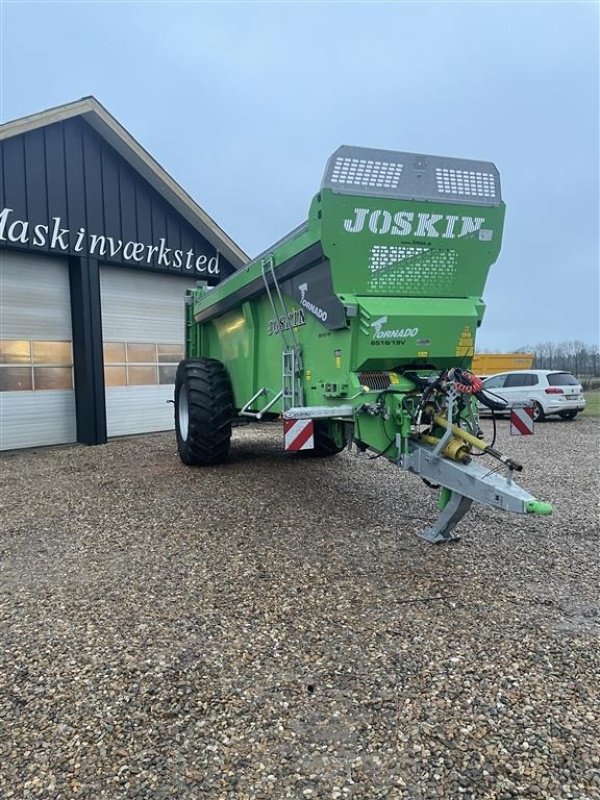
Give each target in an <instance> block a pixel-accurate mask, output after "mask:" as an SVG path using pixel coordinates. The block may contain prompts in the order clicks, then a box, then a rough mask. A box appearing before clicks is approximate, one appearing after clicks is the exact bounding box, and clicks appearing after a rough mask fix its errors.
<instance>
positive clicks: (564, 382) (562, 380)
mask: <svg viewBox="0 0 600 800" xmlns="http://www.w3.org/2000/svg"><path fill="white" fill-rule="evenodd" d="M548 383H549V384H550V386H577V384H578V383H579V381H578V380H577V378H576V377H575V376H574V375H571V373H570V372H552V373H550V375H548Z"/></svg>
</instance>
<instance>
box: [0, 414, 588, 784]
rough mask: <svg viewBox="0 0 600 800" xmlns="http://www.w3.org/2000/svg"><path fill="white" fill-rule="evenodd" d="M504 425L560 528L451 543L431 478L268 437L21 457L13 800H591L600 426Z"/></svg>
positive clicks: (533, 521)
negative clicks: (314, 455) (301, 452)
mask: <svg viewBox="0 0 600 800" xmlns="http://www.w3.org/2000/svg"><path fill="white" fill-rule="evenodd" d="M486 426H489V423H486ZM500 428H501V430H500V440H499V447H500V448H501V449H504V450H505V451H506V452H507V453H512V454H513V455H514V456H515V457H516V458H520V459H521V460H523V462H524V463H525V465H526V472H525V473H524V475H523V478H522V483H523V484H524V485H525V486H527V487H528V488H529V489H530V490H532V491H533V493H534V494H537V496H538V497H539V498H540V499H546V500H550V501H552V502H554V503H555V506H556V512H555V514H554V516H553V517H550V518H529V517H528V518H522V517H516V516H508V515H503V514H501V513H498V512H492V511H488V510H486V509H481V508H476V509H475V511H474V512H471V513H470V514H469V515H468V517H467V518H466V519H465V520H464V521H463V523H462V524H461V526H460V531H461V532H462V533H463V539H462V540H461V541H460V542H459V543H457V544H454V545H446V546H440V547H433V546H431V545H427V544H425V543H423V542H421V541H420V540H418V539H416V538H415V537H414V536H413V532H414V531H416V530H419V529H421V528H422V527H423V525H424V522H425V521H427V520H429V519H431V518H432V517H433V515H434V513H435V511H434V502H433V497H432V494H431V493H430V490H428V489H427V488H426V487H425V486H424V484H423V483H422V482H421V481H419V480H418V479H417V478H415V477H413V476H410V475H406V474H402V473H401V472H400V471H399V470H397V469H396V468H394V467H393V466H392V465H390V464H388V463H386V462H385V460H384V459H378V460H375V461H369V460H367V459H365V458H356V457H354V456H350V455H348V454H347V453H344V454H342V455H341V456H339V457H336V458H334V459H329V460H323V461H318V462H315V461H309V460H306V459H300V458H296V457H294V456H291V455H286V454H285V453H283V452H282V451H281V450H280V449H279V442H280V436H281V434H280V429H279V426H274V425H266V426H264V427H257V428H254V427H252V428H247V429H240V430H238V431H236V432H235V434H234V445H233V449H232V456H231V459H230V461H229V462H228V463H227V464H225V465H223V466H221V467H215V468H209V469H202V470H201V469H190V468H187V467H184V466H183V465H182V464H180V462H179V460H178V458H177V455H176V451H175V445H174V436H173V435H172V434H160V435H156V436H148V437H142V438H132V439H125V440H119V441H112V442H110V443H109V444H108V445H106V446H103V447H95V448H86V447H79V446H77V447H71V448H56V449H47V450H44V451H37V452H23V453H16V454H11V455H8V456H6V457H5V458H4V460H3V463H2V472H1V502H2V506H3V509H2V519H3V529H2V533H1V534H0V648H1V653H0V662H1V672H0V797H1V798H2V800H5V798H6V799H8V798H19V799H20V798H30V797H41V798H52V799H54V798H56V799H58V798H72V797H77V798H90V800H101V799H102V798H110V799H111V800H112V799H113V798H115V799H116V798H156V799H157V800H188V798H189V799H191V798H198V799H200V798H207V800H213V798H223V799H225V798H266V797H272V798H298V800H304V798H332V799H333V798H348V799H350V798H354V799H355V800H358V799H359V798H360V799H361V800H374V799H375V798H391V799H392V800H393V799H394V798H398V799H400V798H402V799H403V800H433V799H434V798H444V799H445V800H456V799H458V798H464V800H474V799H475V798H476V799H477V800H483V798H507V799H508V798H526V799H527V800H529V798H556V799H558V798H561V799H562V798H576V799H577V800H584V799H585V800H590V799H591V798H599V797H600V754H599V741H600V701H599V691H600V649H599V645H600V599H599V588H598V586H599V582H600V556H599V546H598V528H597V525H598V505H597V502H598V493H599V486H598V483H599V481H598V460H597V456H598V449H599V444H600V430H599V426H598V421H597V420H594V419H591V418H589V419H585V418H584V419H578V420H576V421H574V422H569V423H564V422H558V421H550V422H547V423H544V424H538V425H537V430H536V435H535V436H534V437H527V438H516V437H510V436H509V435H508V423H507V422H503V423H501V424H500Z"/></svg>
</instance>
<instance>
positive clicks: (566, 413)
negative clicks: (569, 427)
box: [558, 411, 577, 419]
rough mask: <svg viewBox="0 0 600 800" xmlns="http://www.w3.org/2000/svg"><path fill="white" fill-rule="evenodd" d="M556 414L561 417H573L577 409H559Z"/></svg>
mask: <svg viewBox="0 0 600 800" xmlns="http://www.w3.org/2000/svg"><path fill="white" fill-rule="evenodd" d="M558 416H559V417H560V418H561V419H575V417H576V416H577V411H559V412H558Z"/></svg>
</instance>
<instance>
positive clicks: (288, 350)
mask: <svg viewBox="0 0 600 800" xmlns="http://www.w3.org/2000/svg"><path fill="white" fill-rule="evenodd" d="M260 266H261V273H262V279H263V283H264V285H265V289H266V292H267V297H268V298H269V303H270V305H271V309H272V311H273V315H274V317H275V319H276V320H280V319H281V318H283V321H284V324H283V325H281V326H280V327H281V340H282V344H283V346H282V350H281V390H280V391H279V392H277V393H276V394H275V395H274V396H273V397H272V398H271V399H270V400H269V402H268V403H267V404H266V405H265V406H264V408H262V409H261V410H260V411H258V412H255V411H250V410H249V409H250V406H251V405H252V404H253V403H254V402H255V401H256V400H258V398H259V397H262V396H263V395H268V394H272V393H273V392H272V390H271V389H269V388H268V387H267V386H263V387H262V389H259V391H258V392H257V393H256V394H255V395H254V396H253V397H251V398H250V400H248V402H247V403H246V405H245V406H244V407H243V408H242V410H241V411H240V416H245V417H255V418H256V419H261V418H262V416H263V414H264V413H265V412H266V411H268V410H269V409H270V408H271V407H272V406H273V405H274V404H275V403H276V402H277V401H278V400H279V399H281V405H282V410H283V412H286V411H289V409H290V408H296V407H298V406H303V405H304V395H303V392H302V380H301V376H302V354H301V350H300V344H299V342H298V339H297V337H296V332H295V331H294V329H293V328H292V326H291V325H290V326H289V328H286V327H285V325H286V324H287V322H288V320H289V316H288V310H287V308H286V305H285V301H284V299H283V294H282V293H281V289H280V288H279V283H278V282H277V276H276V275H275V264H274V262H273V256H272V255H269V256H268V257H266V258H263V259H262V260H261V264H260ZM269 273H270V279H271V281H272V283H273V286H274V287H275V292H273V291H272V290H271V286H269Z"/></svg>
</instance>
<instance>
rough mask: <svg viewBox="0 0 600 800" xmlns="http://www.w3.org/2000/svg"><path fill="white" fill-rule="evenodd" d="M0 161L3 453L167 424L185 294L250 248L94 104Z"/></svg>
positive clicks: (68, 112) (18, 134) (65, 110)
mask: <svg viewBox="0 0 600 800" xmlns="http://www.w3.org/2000/svg"><path fill="white" fill-rule="evenodd" d="M0 157H1V161H0V165H1V169H2V179H1V181H0V448H1V449H3V450H7V449H13V448H19V447H32V446H38V445H47V444H62V443H68V442H83V443H87V444H100V443H103V442H105V441H106V439H107V437H110V436H119V435H124V434H132V433H144V432H149V431H156V430H165V429H168V428H170V427H172V424H173V411H172V409H173V407H172V405H169V404H168V402H167V401H168V400H170V399H172V397H173V383H174V372H175V368H176V365H177V362H178V361H179V360H180V358H181V357H182V354H183V318H184V316H183V302H184V300H183V298H184V295H185V291H186V289H187V288H188V287H192V286H194V285H195V284H196V283H197V281H199V280H201V281H207V282H208V283H209V284H215V283H217V282H218V281H220V280H222V279H223V278H224V277H226V276H227V275H229V274H230V273H231V272H233V271H234V270H235V269H236V268H238V267H239V266H241V265H242V264H243V263H245V262H246V261H247V256H246V254H245V253H244V252H243V251H242V250H240V248H239V247H237V245H236V244H235V243H234V242H233V241H232V240H231V239H230V238H229V237H228V236H227V235H226V234H225V233H224V231H222V230H221V228H219V226H218V225H217V224H216V223H215V222H214V221H213V220H212V219H211V218H210V217H209V216H208V215H207V214H206V213H205V212H204V211H203V210H202V209H201V208H200V207H199V206H198V205H197V204H196V203H195V202H194V201H193V200H192V199H191V198H190V197H189V195H187V194H186V192H185V191H184V190H183V189H182V188H181V187H180V186H179V185H178V184H177V183H176V182H175V181H174V180H173V179H172V178H171V177H170V176H169V175H168V174H167V173H166V172H165V171H164V170H163V169H162V168H161V167H160V166H159V165H158V164H157V163H156V162H155V161H154V159H152V157H151V156H150V155H149V154H148V153H147V152H146V151H145V150H144V149H143V148H142V147H141V146H140V145H139V144H138V143H137V142H136V141H135V139H133V138H132V137H131V136H130V134H129V133H128V132H127V131H126V130H125V129H124V128H123V127H122V126H121V125H120V124H119V123H118V122H117V121H116V120H115V119H114V117H112V116H111V115H110V114H109V113H108V112H107V111H106V109H105V108H104V107H103V106H102V105H101V104H100V103H99V102H98V101H97V100H96V99H95V98H93V97H88V98H84V99H82V100H78V101H76V102H74V103H70V104H67V105H64V106H60V107H58V108H54V109H50V110H49V111H43V112H41V113H39V114H34V115H32V116H29V117H25V118H22V119H19V120H15V121H14V122H8V123H6V124H4V125H2V126H1V127H0Z"/></svg>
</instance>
